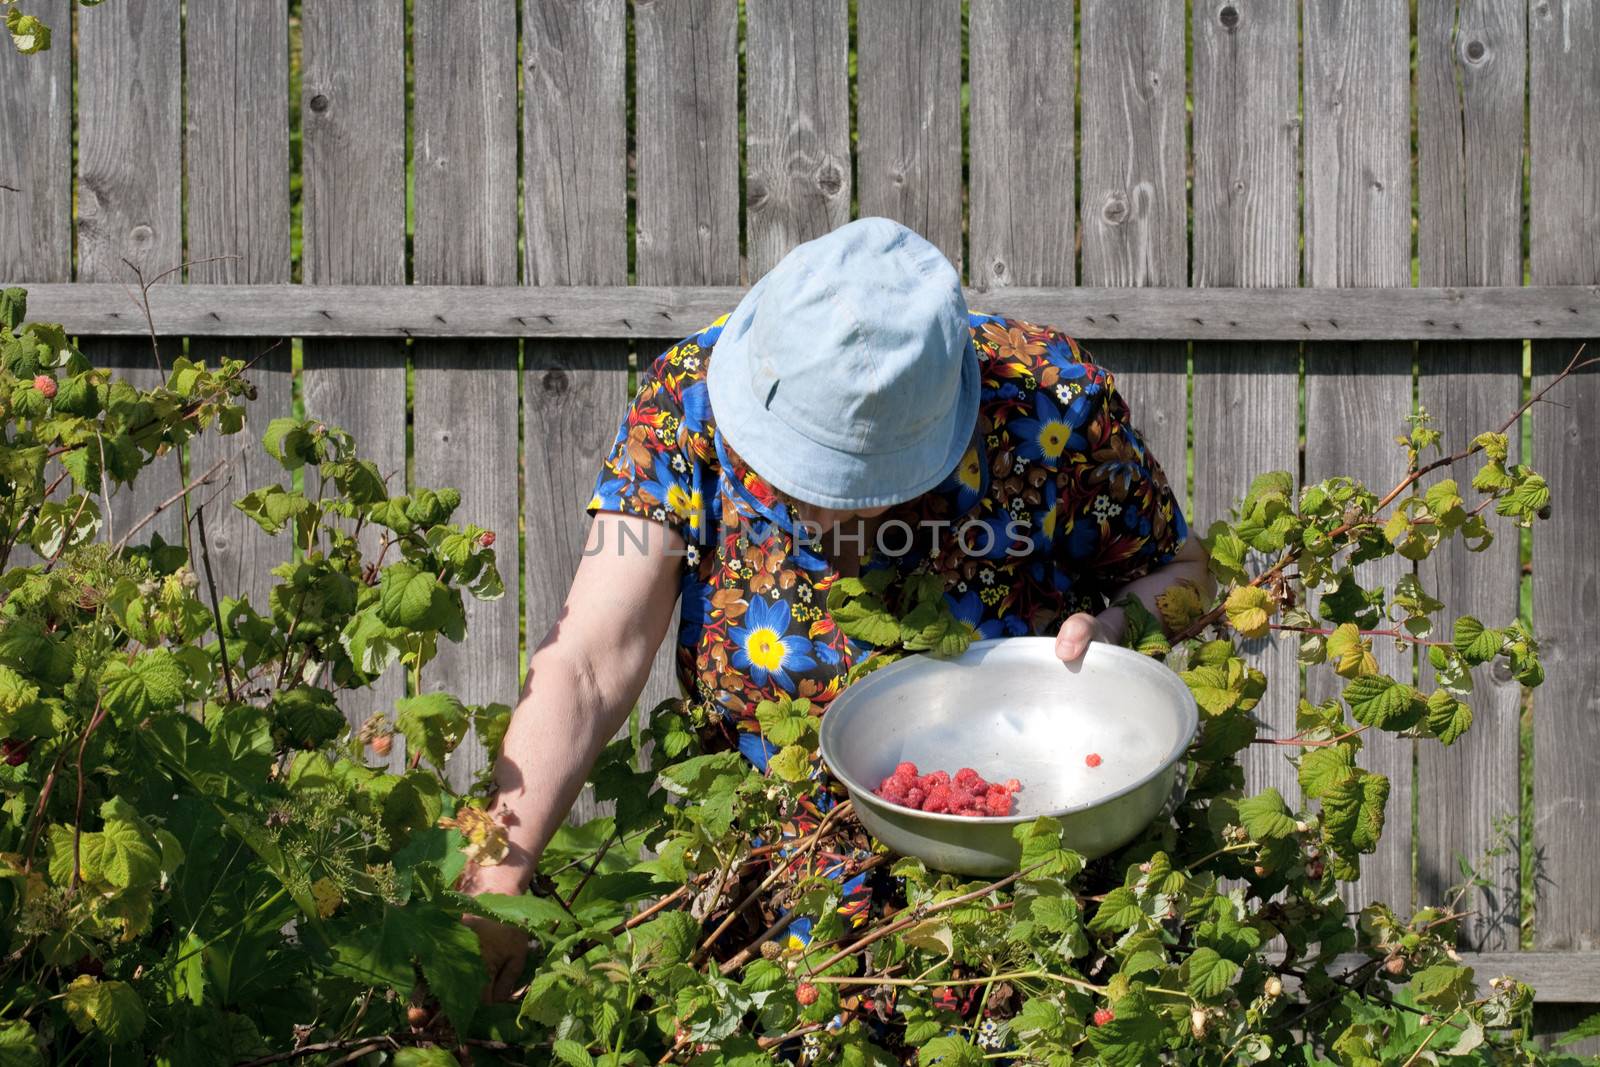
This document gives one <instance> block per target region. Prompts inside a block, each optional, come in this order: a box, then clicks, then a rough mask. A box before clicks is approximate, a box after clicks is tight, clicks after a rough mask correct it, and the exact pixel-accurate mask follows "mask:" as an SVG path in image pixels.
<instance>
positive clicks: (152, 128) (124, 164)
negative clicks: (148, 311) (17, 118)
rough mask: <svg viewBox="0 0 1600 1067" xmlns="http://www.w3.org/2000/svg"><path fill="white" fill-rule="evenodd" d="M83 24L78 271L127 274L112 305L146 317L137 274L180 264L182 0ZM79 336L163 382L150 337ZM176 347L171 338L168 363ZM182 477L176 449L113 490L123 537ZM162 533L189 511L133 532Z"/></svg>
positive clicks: (149, 276)
mask: <svg viewBox="0 0 1600 1067" xmlns="http://www.w3.org/2000/svg"><path fill="white" fill-rule="evenodd" d="M77 21H78V42H79V48H80V51H79V56H80V61H79V64H78V196H77V204H78V277H79V278H80V279H82V280H83V281H86V282H117V283H120V284H119V293H118V295H117V296H116V297H115V298H113V299H112V300H111V301H109V303H110V304H111V305H112V306H113V307H114V308H116V309H120V310H121V312H122V313H123V314H125V315H129V316H131V317H135V318H142V317H143V311H142V308H141V304H140V300H139V281H138V273H139V272H142V273H143V276H144V278H145V280H146V281H151V280H153V279H154V278H155V277H156V276H157V275H159V274H161V273H162V272H163V271H169V270H171V271H173V273H171V274H169V275H167V277H165V278H163V279H162V281H163V282H164V283H173V282H177V281H179V280H181V277H182V275H181V271H178V270H174V268H178V267H180V266H181V264H182V260H183V215H182V208H181V205H180V204H179V202H178V191H179V188H180V186H181V185H182V181H181V179H180V177H179V175H180V170H179V167H180V162H179V158H180V157H179V138H180V136H181V129H180V123H181V122H182V118H181V116H180V115H179V110H178V97H179V84H178V76H179V57H178V0H150V2H149V3H145V4H137V5H134V4H113V5H112V6H111V7H109V8H99V7H97V8H90V9H85V10H81V11H79V12H78V14H77ZM62 36H63V38H64V37H65V36H66V35H65V34H63V35H62ZM63 43H64V42H63ZM58 47H59V45H58ZM124 260H126V261H127V262H124ZM130 263H131V264H132V266H129V264H130ZM130 293H131V295H129V294H130ZM34 317H35V318H37V317H39V316H37V315H35V316H34ZM79 344H80V346H81V347H82V348H83V351H84V353H85V354H86V355H87V356H88V357H89V358H90V359H91V360H93V361H94V362H95V364H96V365H97V366H103V367H110V368H112V369H113V370H115V371H116V372H117V373H119V374H121V375H122V376H124V377H125V378H126V379H127V380H128V381H130V382H132V383H133V384H135V385H138V386H140V387H142V388H149V387H150V386H152V385H155V384H158V383H160V382H163V381H165V380H166V376H165V375H164V374H163V373H162V372H161V371H160V370H159V369H158V368H157V366H156V358H155V355H154V353H152V351H151V346H150V341H149V340H148V339H147V338H146V339H131V340H123V339H106V338H99V337H81V338H79ZM175 351H177V346H176V345H171V344H169V345H168V347H167V351H166V352H165V353H164V357H163V365H169V364H170V362H171V359H172V355H173V353H174V352H175ZM181 475H182V472H181V469H180V467H179V460H178V457H177V456H176V455H171V454H169V455H166V456H162V457H159V458H158V459H156V460H154V461H153V462H152V463H151V465H150V466H149V467H147V468H146V469H145V471H144V472H143V473H142V474H141V475H140V476H139V480H138V481H137V482H135V483H134V484H133V485H132V486H129V487H126V488H123V489H120V490H117V491H116V494H115V496H114V497H113V499H112V501H111V503H110V506H109V507H107V508H106V509H105V511H106V518H107V526H106V531H107V532H108V533H114V534H115V536H116V537H117V538H120V537H121V536H122V535H123V534H124V533H126V532H127V531H128V530H129V529H130V528H131V526H132V524H133V523H136V522H138V521H140V520H141V519H143V518H144V517H145V516H146V515H148V514H150V512H151V511H152V510H154V508H155V506H156V505H157V504H158V503H160V502H161V501H163V500H165V499H167V498H168V497H170V496H171V495H172V494H173V493H175V492H177V491H178V489H179V488H180V487H181V486H182V484H183V482H182V476H181ZM156 533H159V534H160V535H161V536H162V537H163V538H165V539H166V540H167V541H169V542H175V541H178V540H180V539H181V538H182V535H183V519H182V509H180V508H176V507H173V508H169V509H167V510H166V511H165V512H163V513H162V514H161V516H160V517H158V518H157V519H155V520H154V521H153V522H151V523H150V524H149V525H147V526H145V527H144V528H143V529H142V530H140V531H139V534H138V535H137V539H138V540H139V541H140V542H143V541H145V540H148V539H149V538H150V536H151V535H153V534H156Z"/></svg>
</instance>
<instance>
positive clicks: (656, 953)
mask: <svg viewBox="0 0 1600 1067" xmlns="http://www.w3.org/2000/svg"><path fill="white" fill-rule="evenodd" d="M632 936H633V943H634V946H635V949H636V951H637V953H638V954H639V956H640V957H641V958H643V959H645V960H647V961H648V964H649V965H650V966H667V965H669V964H674V963H688V962H689V958H690V957H691V956H693V955H694V950H695V946H696V945H697V944H699V941H700V924H699V923H698V922H697V921H696V920H695V919H694V917H693V916H692V915H690V914H689V913H688V912H682V911H669V912H665V913H664V914H661V915H658V916H656V917H655V918H654V919H651V920H650V921H649V922H647V923H643V924H641V925H640V926H639V927H637V928H636V929H635V930H634V931H633V934H632Z"/></svg>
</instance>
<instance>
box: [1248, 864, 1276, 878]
mask: <svg viewBox="0 0 1600 1067" xmlns="http://www.w3.org/2000/svg"><path fill="white" fill-rule="evenodd" d="M1250 869H1251V870H1253V871H1254V872H1255V875H1256V877H1257V878H1265V877H1266V876H1267V875H1268V874H1270V873H1272V872H1270V871H1268V870H1267V868H1265V867H1263V866H1262V865H1261V864H1259V863H1258V864H1256V865H1255V866H1254V867H1252V868H1250Z"/></svg>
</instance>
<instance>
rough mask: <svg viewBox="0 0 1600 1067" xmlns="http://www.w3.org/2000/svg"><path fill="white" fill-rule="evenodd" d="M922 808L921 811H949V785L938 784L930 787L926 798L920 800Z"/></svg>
mask: <svg viewBox="0 0 1600 1067" xmlns="http://www.w3.org/2000/svg"><path fill="white" fill-rule="evenodd" d="M922 810H923V811H949V810H950V787H949V786H947V785H943V784H940V785H935V786H934V787H933V788H932V789H930V790H929V791H928V796H927V798H926V799H925V800H923V802H922Z"/></svg>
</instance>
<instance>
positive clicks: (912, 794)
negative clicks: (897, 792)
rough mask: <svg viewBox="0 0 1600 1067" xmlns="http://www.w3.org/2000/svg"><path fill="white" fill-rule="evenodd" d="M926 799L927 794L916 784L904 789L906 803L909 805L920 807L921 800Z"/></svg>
mask: <svg viewBox="0 0 1600 1067" xmlns="http://www.w3.org/2000/svg"><path fill="white" fill-rule="evenodd" d="M927 799H928V794H927V791H926V790H922V789H918V788H917V787H916V786H912V787H911V788H910V789H908V790H906V804H907V806H909V807H913V808H920V807H922V802H923V801H924V800H927Z"/></svg>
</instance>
